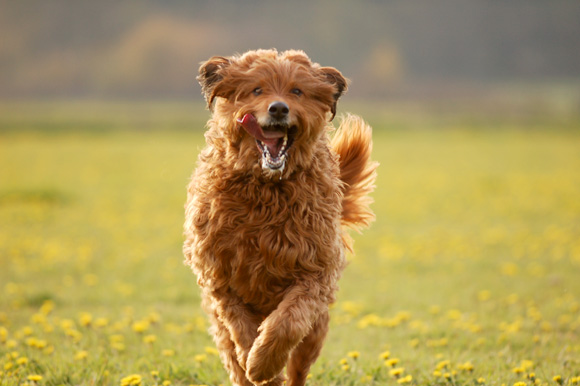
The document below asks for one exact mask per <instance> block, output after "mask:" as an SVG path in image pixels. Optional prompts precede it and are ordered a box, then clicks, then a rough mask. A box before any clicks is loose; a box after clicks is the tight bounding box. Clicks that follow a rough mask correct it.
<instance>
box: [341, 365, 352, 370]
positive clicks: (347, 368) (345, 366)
mask: <svg viewBox="0 0 580 386" xmlns="http://www.w3.org/2000/svg"><path fill="white" fill-rule="evenodd" d="M341 368H342V370H343V371H348V370H350V366H349V365H348V364H344V365H342V367H341Z"/></svg>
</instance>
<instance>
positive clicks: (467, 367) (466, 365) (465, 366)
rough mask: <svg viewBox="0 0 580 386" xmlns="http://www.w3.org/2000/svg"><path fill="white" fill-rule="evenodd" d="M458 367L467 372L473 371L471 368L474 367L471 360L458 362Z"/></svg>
mask: <svg viewBox="0 0 580 386" xmlns="http://www.w3.org/2000/svg"><path fill="white" fill-rule="evenodd" d="M458 367H459V369H460V370H464V371H469V372H471V371H473V368H474V367H473V364H472V363H471V362H465V363H463V364H460V365H459V366H458Z"/></svg>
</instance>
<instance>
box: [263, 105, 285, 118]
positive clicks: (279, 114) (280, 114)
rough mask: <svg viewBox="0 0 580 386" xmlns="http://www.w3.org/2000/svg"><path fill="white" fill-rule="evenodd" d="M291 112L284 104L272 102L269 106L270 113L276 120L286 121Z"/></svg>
mask: <svg viewBox="0 0 580 386" xmlns="http://www.w3.org/2000/svg"><path fill="white" fill-rule="evenodd" d="M289 112H290V108H289V107H288V105H287V104H286V103H284V102H272V103H271V104H270V106H268V113H269V114H270V116H271V117H272V118H274V119H284V118H286V116H287V115H288V113H289Z"/></svg>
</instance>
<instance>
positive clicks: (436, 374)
mask: <svg viewBox="0 0 580 386" xmlns="http://www.w3.org/2000/svg"><path fill="white" fill-rule="evenodd" d="M441 375H443V374H441V371H439V370H435V371H433V376H435V377H440V376H441Z"/></svg>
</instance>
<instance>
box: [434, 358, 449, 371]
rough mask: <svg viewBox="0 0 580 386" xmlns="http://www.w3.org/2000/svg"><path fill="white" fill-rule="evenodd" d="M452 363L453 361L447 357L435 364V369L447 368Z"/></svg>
mask: <svg viewBox="0 0 580 386" xmlns="http://www.w3.org/2000/svg"><path fill="white" fill-rule="evenodd" d="M450 365H451V361H450V360H449V359H446V360H444V361H441V362H439V363H437V365H436V366H435V369H437V370H443V369H447V368H449V366H450Z"/></svg>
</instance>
